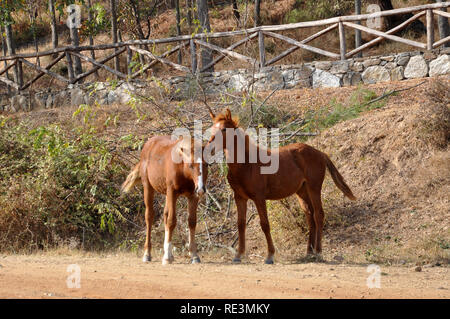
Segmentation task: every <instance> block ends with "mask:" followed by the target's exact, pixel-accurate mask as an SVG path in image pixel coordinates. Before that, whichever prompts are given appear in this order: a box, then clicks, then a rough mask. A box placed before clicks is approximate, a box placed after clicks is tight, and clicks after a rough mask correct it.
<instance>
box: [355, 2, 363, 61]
mask: <svg viewBox="0 0 450 319" xmlns="http://www.w3.org/2000/svg"><path fill="white" fill-rule="evenodd" d="M355 14H357V15H360V14H361V0H355ZM356 23H357V24H361V20H358V21H356ZM361 45H362V40H361V30H355V48H359V47H360V46H361ZM355 56H356V57H357V58H360V57H362V52H358V53H356V54H355Z"/></svg>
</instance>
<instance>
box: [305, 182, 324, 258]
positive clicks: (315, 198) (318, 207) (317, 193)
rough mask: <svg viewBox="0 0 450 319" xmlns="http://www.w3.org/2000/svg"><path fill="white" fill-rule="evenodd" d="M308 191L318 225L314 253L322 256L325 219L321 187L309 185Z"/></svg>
mask: <svg viewBox="0 0 450 319" xmlns="http://www.w3.org/2000/svg"><path fill="white" fill-rule="evenodd" d="M307 191H308V195H309V198H310V200H311V204H312V207H313V209H314V222H315V224H316V231H315V238H314V245H313V252H314V253H315V254H318V255H320V253H321V252H322V234H323V222H324V217H325V214H324V211H323V207H322V198H321V187H319V188H318V187H311V186H309V185H307Z"/></svg>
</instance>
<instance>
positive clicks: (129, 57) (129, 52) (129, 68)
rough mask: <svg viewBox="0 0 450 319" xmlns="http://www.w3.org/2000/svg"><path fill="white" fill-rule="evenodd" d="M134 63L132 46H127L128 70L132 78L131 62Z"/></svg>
mask: <svg viewBox="0 0 450 319" xmlns="http://www.w3.org/2000/svg"><path fill="white" fill-rule="evenodd" d="M132 61H133V53H132V52H131V49H130V46H129V45H127V70H128V76H131V74H132V73H133V70H132V69H131V62H132Z"/></svg>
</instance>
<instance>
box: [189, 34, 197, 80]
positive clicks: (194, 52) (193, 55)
mask: <svg viewBox="0 0 450 319" xmlns="http://www.w3.org/2000/svg"><path fill="white" fill-rule="evenodd" d="M189 47H190V48H191V70H192V73H193V74H196V73H197V48H196V47H195V41H194V39H190V40H189Z"/></svg>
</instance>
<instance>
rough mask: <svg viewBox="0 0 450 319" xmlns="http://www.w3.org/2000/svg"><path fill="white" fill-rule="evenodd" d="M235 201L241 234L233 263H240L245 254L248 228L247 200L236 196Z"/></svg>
mask: <svg viewBox="0 0 450 319" xmlns="http://www.w3.org/2000/svg"><path fill="white" fill-rule="evenodd" d="M234 200H235V202H236V207H237V226H238V232H239V246H238V251H237V252H236V255H235V256H234V258H233V263H240V262H241V257H242V255H244V253H245V228H246V226H247V199H245V198H242V197H240V196H238V195H236V194H235V195H234Z"/></svg>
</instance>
